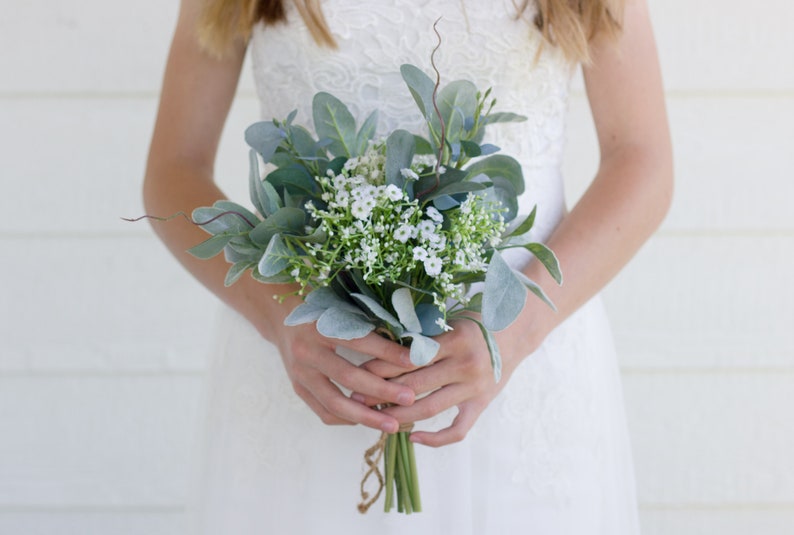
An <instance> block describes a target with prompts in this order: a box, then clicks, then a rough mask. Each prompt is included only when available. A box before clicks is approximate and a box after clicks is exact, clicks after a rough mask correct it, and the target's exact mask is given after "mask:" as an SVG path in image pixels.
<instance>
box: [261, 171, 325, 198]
mask: <svg viewBox="0 0 794 535" xmlns="http://www.w3.org/2000/svg"><path fill="white" fill-rule="evenodd" d="M267 181H268V182H270V184H272V186H273V187H274V188H276V189H280V188H285V189H287V191H289V192H290V193H292V194H308V195H312V194H313V193H314V192H315V190H316V188H317V185H316V184H315V182H314V177H312V175H311V174H310V173H309V171H308V170H307V169H306V168H305V167H304V166H303V165H300V164H295V165H290V166H288V167H279V168H278V169H276V170H275V171H272V172H270V174H268V175H267Z"/></svg>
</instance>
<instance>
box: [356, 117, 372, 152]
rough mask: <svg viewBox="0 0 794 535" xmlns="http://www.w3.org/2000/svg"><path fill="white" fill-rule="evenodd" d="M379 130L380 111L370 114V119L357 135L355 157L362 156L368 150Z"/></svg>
mask: <svg viewBox="0 0 794 535" xmlns="http://www.w3.org/2000/svg"><path fill="white" fill-rule="evenodd" d="M377 128H378V110H375V111H373V112H372V113H370V114H369V117H367V119H366V120H365V121H364V124H362V125H361V128H360V129H359V131H358V134H356V154H355V155H354V156H361V155H362V154H364V153H365V152H366V150H367V147H368V146H369V142H370V141H371V140H372V138H373V137H375V130H376V129H377Z"/></svg>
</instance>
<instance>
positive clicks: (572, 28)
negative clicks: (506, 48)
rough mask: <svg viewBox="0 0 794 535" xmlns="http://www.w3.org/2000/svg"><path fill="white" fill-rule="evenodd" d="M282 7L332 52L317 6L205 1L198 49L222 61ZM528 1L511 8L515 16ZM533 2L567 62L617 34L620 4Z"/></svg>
mask: <svg viewBox="0 0 794 535" xmlns="http://www.w3.org/2000/svg"><path fill="white" fill-rule="evenodd" d="M285 1H291V2H293V3H294V4H295V7H296V8H297V10H298V13H300V16H301V17H302V18H303V20H304V22H305V23H306V27H307V28H308V29H309V31H310V32H311V34H312V37H313V38H314V40H315V41H316V42H317V43H318V44H320V45H323V46H328V47H331V48H335V47H336V41H335V40H334V37H333V35H332V34H331V30H330V28H329V27H328V23H327V22H326V20H325V17H324V16H323V12H322V9H321V8H320V0H204V6H203V9H202V14H201V20H200V22H199V28H198V30H199V38H200V40H201V43H202V45H203V46H204V47H205V48H206V49H207V50H208V51H210V52H211V53H213V54H215V55H223V54H224V53H225V52H226V51H227V50H228V48H229V46H230V45H231V43H232V42H233V41H234V40H235V39H238V38H242V39H246V40H247V39H248V37H249V36H250V35H251V29H252V28H253V26H254V25H255V24H256V23H258V22H260V21H262V22H263V23H264V24H277V23H281V22H285V21H286V13H285V10H284V2H285ZM513 1H514V3H515V0H513ZM530 1H531V0H522V1H521V2H520V3H519V4H516V16H520V15H521V14H522V13H523V12H524V11H525V10H526V9H527V7H528V5H529V2H530ZM534 1H535V2H536V3H537V7H538V10H537V14H536V16H535V21H534V22H535V25H536V26H537V27H538V28H539V29H540V31H541V32H542V33H543V37H544V38H545V40H546V41H547V42H548V43H549V44H551V45H554V46H558V47H559V48H560V49H561V50H562V51H563V53H564V54H565V55H566V56H567V57H568V58H569V59H571V60H575V61H583V62H587V61H588V60H589V58H590V55H589V48H590V47H589V43H590V41H591V40H592V39H593V38H595V37H596V36H599V35H605V36H607V37H608V38H613V39H614V38H615V37H616V36H617V35H618V34H619V33H620V29H621V20H622V15H623V7H624V4H625V0H534Z"/></svg>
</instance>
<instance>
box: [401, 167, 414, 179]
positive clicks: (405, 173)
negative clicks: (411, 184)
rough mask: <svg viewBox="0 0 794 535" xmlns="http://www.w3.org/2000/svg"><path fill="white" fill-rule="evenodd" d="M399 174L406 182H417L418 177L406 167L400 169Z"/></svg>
mask: <svg viewBox="0 0 794 535" xmlns="http://www.w3.org/2000/svg"><path fill="white" fill-rule="evenodd" d="M400 174H401V175H402V176H403V178H405V179H408V180H419V175H417V174H416V172H415V171H414V170H413V169H409V168H408V167H405V168H403V169H400Z"/></svg>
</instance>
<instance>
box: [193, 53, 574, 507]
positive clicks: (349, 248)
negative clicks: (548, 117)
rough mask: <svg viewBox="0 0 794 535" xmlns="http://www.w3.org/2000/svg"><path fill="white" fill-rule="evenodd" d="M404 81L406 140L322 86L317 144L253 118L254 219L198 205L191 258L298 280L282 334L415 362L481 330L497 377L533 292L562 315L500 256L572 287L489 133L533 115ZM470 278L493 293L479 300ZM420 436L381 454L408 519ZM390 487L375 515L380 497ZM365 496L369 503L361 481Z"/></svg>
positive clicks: (285, 125) (298, 131) (236, 208)
mask: <svg viewBox="0 0 794 535" xmlns="http://www.w3.org/2000/svg"><path fill="white" fill-rule="evenodd" d="M400 71H401V74H402V78H403V80H404V81H405V83H406V85H407V88H408V90H409V92H410V94H411V95H412V96H413V99H414V101H415V102H416V105H417V107H418V108H419V112H420V113H421V114H422V116H423V117H424V119H425V122H426V125H427V132H426V137H425V136H423V135H418V134H415V133H411V132H408V131H405V130H395V131H393V132H391V133H389V135H388V136H387V137H385V138H380V139H376V138H375V131H376V125H377V118H378V113H377V111H374V112H372V114H371V115H369V117H368V118H367V119H366V120H365V121H364V122H363V124H362V125H361V126H360V127H358V126H357V125H356V121H355V119H354V117H353V115H352V114H351V113H350V111H349V110H348V108H347V107H346V106H345V104H344V103H342V102H341V101H339V100H338V99H337V98H335V97H334V96H332V95H330V94H328V93H322V92H321V93H318V94H317V95H315V96H314V100H313V106H312V113H313V120H314V127H315V132H314V134H313V133H312V132H310V131H309V130H308V129H306V128H304V127H303V126H300V125H298V124H296V123H295V122H294V121H295V118H296V112H292V113H290V114H289V116H288V117H287V118H286V119H284V120H272V121H264V122H259V123H256V124H254V125H252V126H250V127H249V128H248V129H247V130H246V133H245V138H246V141H247V142H248V144H249V145H250V146H251V148H252V149H251V152H250V166H251V172H250V196H251V201H252V203H253V205H254V207H255V209H256V212H258V213H254V212H253V211H250V210H248V209H246V208H245V207H243V206H241V205H239V204H236V203H233V202H230V201H226V200H221V201H217V202H216V203H215V204H214V205H213V206H211V207H202V208H198V209H196V210H195V211H194V212H193V214H192V219H193V222H194V223H196V224H198V225H201V226H202V228H203V229H204V230H206V231H207V232H208V233H210V234H211V235H212V236H211V237H210V238H209V239H208V240H206V241H205V242H203V243H201V244H199V245H196V246H195V247H193V248H192V249H190V250H189V252H190V253H192V254H193V255H195V256H197V257H199V258H210V257H213V256H215V255H216V254H219V253H220V252H223V253H224V255H225V257H226V260H227V261H228V262H229V263H230V264H231V267H230V268H229V271H228V274H227V276H226V281H225V282H226V284H227V285H230V284H233V283H234V282H235V281H237V280H238V279H239V277H240V276H241V275H243V274H244V273H245V272H250V273H251V275H252V276H253V277H254V278H255V279H256V280H258V281H261V282H264V283H297V285H296V288H297V289H296V293H297V294H299V295H301V296H302V297H303V302H302V303H301V304H300V305H298V306H297V307H296V308H295V309H294V310H292V312H291V313H290V314H289V316H288V317H287V318H286V320H285V324H286V325H299V324H303V323H308V322H316V326H317V330H318V331H319V332H320V333H322V334H323V335H325V336H328V337H332V338H338V339H344V340H350V339H355V338H360V337H363V336H366V335H367V334H369V333H370V332H372V331H375V332H377V333H379V334H380V335H382V336H386V337H388V338H390V339H391V340H393V341H395V342H397V343H400V344H403V345H407V346H410V358H411V362H412V363H413V364H415V365H417V366H422V365H425V364H427V363H429V362H430V361H431V360H432V359H433V357H434V356H435V355H436V352H437V351H438V348H439V344H438V342H436V341H435V340H434V339H433V337H434V336H436V335H438V334H441V333H443V332H445V331H448V330H450V329H451V328H452V327H451V323H452V322H453V321H454V320H466V321H473V322H475V323H476V324H477V325H479V328H480V330H481V332H482V335H483V337H484V339H485V342H486V345H487V347H488V350H489V353H490V359H491V363H492V366H493V372H494V379H495V380H496V381H498V380H499V376H500V370H501V361H500V356H499V348H498V347H497V345H496V342H495V339H494V337H493V334H492V332H493V331H498V330H501V329H504V328H505V327H507V326H508V325H509V324H510V323H511V322H512V321H513V320H514V319H515V318H516V317H517V316H518V314H519V312H520V311H521V309H522V307H523V304H524V301H525V298H526V295H527V290H529V291H531V292H533V293H534V294H535V295H537V296H538V297H539V298H540V299H542V300H543V301H545V302H547V303H548V304H549V305H550V306H552V307H553V305H552V303H551V302H550V301H549V299H548V298H547V296H546V295H545V294H544V292H543V291H542V290H541V288H540V287H539V286H538V285H537V284H535V283H534V282H533V281H531V280H530V279H528V278H527V277H526V276H525V275H524V274H523V273H521V272H520V271H517V270H515V269H513V268H511V267H510V266H509V265H508V264H507V263H506V261H505V260H504V259H503V257H502V255H501V253H500V251H502V250H503V249H506V248H511V247H523V248H525V249H527V250H529V251H531V252H532V253H533V254H534V256H535V257H536V258H537V259H538V260H539V261H540V262H542V263H543V265H544V266H545V267H546V269H547V270H548V271H549V273H550V274H551V275H552V276H553V277H554V278H555V279H556V281H557V282H558V283H561V274H560V270H559V266H558V262H557V259H556V257H555V256H554V253H553V252H552V251H551V250H549V249H548V248H547V247H546V246H544V245H543V244H541V243H535V242H532V241H531V240H530V239H529V238H528V236H527V233H528V232H529V230H530V229H531V228H532V225H533V222H534V219H535V210H533V211H532V213H530V214H529V215H527V216H524V217H518V201H517V197H518V196H519V195H520V194H521V193H522V192H523V191H524V181H523V176H522V172H521V166H520V165H519V163H518V162H517V161H516V160H515V159H513V158H511V157H510V156H507V155H503V154H497V152H498V151H499V148H498V147H496V146H494V145H491V144H486V143H483V138H484V131H485V127H486V126H488V125H492V124H495V123H502V122H511V121H522V120H524V119H525V118H524V117H521V116H519V115H516V114H513V113H508V112H494V111H493V108H494V105H495V103H496V101H495V99H493V98H492V97H491V92H490V90H488V91H485V92H484V93H481V92H480V91H478V90H477V88H476V87H475V86H474V84H472V83H471V82H469V81H466V80H459V81H454V82H451V83H449V84H448V85H446V86H445V87H443V88H440V87H439V86H440V84H439V81H438V78H437V80H436V82H434V81H433V80H431V78H430V77H429V76H428V75H427V74H425V73H424V72H422V71H421V70H420V69H418V68H417V67H415V66H413V65H403V66H402V67H401V69H400ZM436 74H438V73H437V72H436ZM406 97H407V95H406ZM263 165H266V166H267V167H268V168H269V170H268V171H267V172H265V173H263V172H262V168H263V167H262V166H263ZM473 283H484V284H482V285H481V290H479V291H476V292H472V291H471V285H472V284H473ZM408 433H409V431H401V432H399V433H397V434H395V435H390V436H388V437H387V436H385V435H384V436H383V437H382V440H381V441H380V442H379V446H381V447H379V448H376V449H377V452H378V459H379V458H380V457H381V456H382V457H383V458H384V464H385V489H386V504H385V510H386V511H389V510H391V508H392V507H393V506H394V503H395V501H396V505H397V507H398V510H399V511H404V512H407V513H410V512H415V511H420V510H421V501H420V498H419V491H418V481H417V469H416V465H415V462H414V453H413V449H412V443H411V442H410V441H409V440H408ZM384 450H385V454H383V452H384ZM369 453H370V455H372V453H373V452H369ZM370 463H372V461H371V460H370ZM368 475H369V474H368ZM382 477H383V476H381V475H380V473H378V479H379V480H380V481H381V488H380V489H379V490H378V492H377V494H375V496H374V498H373V499H371V500H369V503H366V504H363V505H362V506H361V508H363V510H366V508H367V507H368V506H369V505H371V503H372V502H373V501H375V500H376V499H377V498H378V496H379V495H380V493H381V489H382V488H383V479H382ZM365 480H366V476H365ZM362 496H363V498H364V501H365V502H367V500H368V498H369V495H368V494H367V493H366V492H364V482H362Z"/></svg>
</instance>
